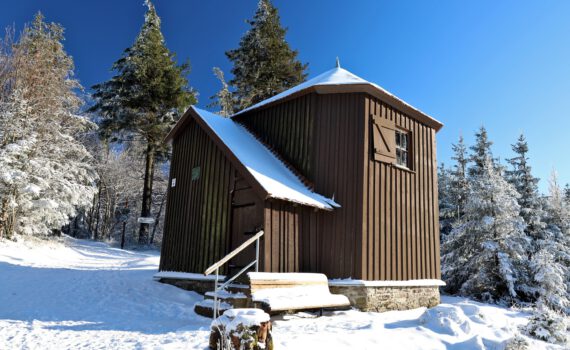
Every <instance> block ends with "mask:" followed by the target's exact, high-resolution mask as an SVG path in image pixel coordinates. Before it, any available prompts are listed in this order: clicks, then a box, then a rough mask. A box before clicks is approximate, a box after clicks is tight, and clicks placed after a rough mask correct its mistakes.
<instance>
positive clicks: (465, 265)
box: [442, 157, 527, 301]
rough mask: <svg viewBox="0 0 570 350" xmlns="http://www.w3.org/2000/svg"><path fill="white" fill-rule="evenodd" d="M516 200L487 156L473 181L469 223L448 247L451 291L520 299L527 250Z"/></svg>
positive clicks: (445, 251) (444, 266)
mask: <svg viewBox="0 0 570 350" xmlns="http://www.w3.org/2000/svg"><path fill="white" fill-rule="evenodd" d="M517 198H518V193H517V192H516V190H515V189H514V187H513V186H512V185H510V184H509V183H508V182H506V181H505V180H504V178H503V177H502V176H501V175H500V174H499V173H498V171H497V170H496V169H495V166H494V164H493V162H492V161H491V159H490V158H489V157H488V158H487V160H486V161H485V162H484V163H483V164H482V167H481V168H480V169H478V171H477V172H476V173H475V174H474V176H472V177H471V182H470V192H469V196H468V199H467V202H466V205H465V216H464V219H463V220H462V222H460V223H458V225H457V226H456V227H455V228H454V229H453V231H452V232H451V233H450V234H449V236H448V239H447V240H446V242H444V244H443V256H442V261H443V264H442V273H443V277H444V279H445V280H446V282H447V283H448V289H449V290H450V291H452V292H459V293H461V294H463V295H469V296H473V297H475V298H478V299H482V300H491V301H499V300H502V299H503V300H504V299H512V298H516V297H517V282H518V281H519V278H520V271H521V268H520V262H521V261H524V259H526V249H527V247H526V240H525V236H524V227H525V225H524V221H523V220H522V218H521V217H520V215H519V210H520V207H519V205H518V203H517Z"/></svg>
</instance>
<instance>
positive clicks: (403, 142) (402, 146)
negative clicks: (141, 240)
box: [396, 129, 409, 168]
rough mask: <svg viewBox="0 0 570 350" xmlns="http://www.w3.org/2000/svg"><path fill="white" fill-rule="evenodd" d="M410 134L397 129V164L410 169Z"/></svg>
mask: <svg viewBox="0 0 570 350" xmlns="http://www.w3.org/2000/svg"><path fill="white" fill-rule="evenodd" d="M408 145H409V142H408V132H406V131H402V130H397V129H396V164H397V165H400V166H403V167H406V168H409V163H408Z"/></svg>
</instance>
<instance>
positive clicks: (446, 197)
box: [437, 163, 456, 241]
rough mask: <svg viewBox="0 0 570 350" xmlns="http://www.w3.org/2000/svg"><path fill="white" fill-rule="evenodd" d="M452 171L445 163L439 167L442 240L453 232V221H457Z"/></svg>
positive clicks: (438, 186)
mask: <svg viewBox="0 0 570 350" xmlns="http://www.w3.org/2000/svg"><path fill="white" fill-rule="evenodd" d="M449 173H450V171H449V169H447V168H446V167H445V165H444V164H443V163H441V164H440V166H439V167H438V168H437V182H438V185H437V192H438V199H439V227H440V240H441V241H443V240H444V239H445V236H446V235H447V234H449V232H451V228H452V225H453V222H454V221H455V211H456V208H455V206H454V201H453V199H452V198H450V195H451V190H450V188H451V177H450V175H449Z"/></svg>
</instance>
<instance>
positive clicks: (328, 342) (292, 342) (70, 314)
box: [0, 238, 545, 350]
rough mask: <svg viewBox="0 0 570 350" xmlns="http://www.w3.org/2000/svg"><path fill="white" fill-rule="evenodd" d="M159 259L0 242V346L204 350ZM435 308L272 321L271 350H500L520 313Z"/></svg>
mask: <svg viewBox="0 0 570 350" xmlns="http://www.w3.org/2000/svg"><path fill="white" fill-rule="evenodd" d="M158 260H159V257H158V253H157V252H132V251H123V250H120V249H115V248H112V247H110V246H108V245H107V244H104V243H96V242H91V241H82V240H74V239H71V238H66V239H65V244H61V243H49V244H45V243H44V244H42V245H39V244H30V243H28V244H22V243H12V242H0V349H205V348H206V347H207V341H208V334H209V331H208V328H209V323H210V320H208V319H206V318H203V317H201V316H198V315H196V314H195V313H194V312H193V305H194V303H195V302H197V301H199V300H201V299H202V297H201V296H200V295H198V294H196V293H192V292H187V291H184V290H181V289H178V288H175V287H173V286H170V285H164V284H161V283H157V282H155V281H153V280H152V275H153V274H154V273H155V272H156V269H157V266H158ZM442 302H443V303H442V304H441V305H439V306H438V307H436V308H433V309H430V310H426V309H425V308H420V309H415V310H410V311H394V312H386V313H372V312H371V313H365V312H358V311H346V312H336V313H333V314H326V315H325V316H323V317H319V318H315V317H314V316H313V315H310V314H305V313H299V314H296V315H291V316H283V317H278V318H276V319H275V320H274V330H273V334H274V339H275V342H276V344H275V345H276V346H275V349H284V348H285V349H315V348H317V349H353V348H354V349H380V348H382V349H394V348H397V349H398V350H403V349H502V348H504V341H505V340H507V339H509V338H510V337H512V335H513V333H514V332H515V330H516V328H517V326H518V325H520V324H524V323H525V322H526V317H527V315H526V314H524V313H522V312H518V311H513V310H507V309H504V308H500V307H496V306H491V305H485V304H480V303H476V302H473V301H469V300H465V299H461V298H454V297H443V299H442ZM531 348H532V349H540V348H545V344H544V343H541V342H533V343H532V347H531Z"/></svg>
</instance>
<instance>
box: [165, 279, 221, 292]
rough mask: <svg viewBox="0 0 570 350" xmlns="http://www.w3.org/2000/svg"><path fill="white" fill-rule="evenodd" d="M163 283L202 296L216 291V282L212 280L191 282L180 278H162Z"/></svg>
mask: <svg viewBox="0 0 570 350" xmlns="http://www.w3.org/2000/svg"><path fill="white" fill-rule="evenodd" d="M158 281H159V282H161V283H166V284H171V285H173V286H176V287H178V288H182V289H185V290H190V291H193V292H196V293H200V294H206V292H211V291H213V290H214V281H212V280H190V279H178V278H160V279H158Z"/></svg>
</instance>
